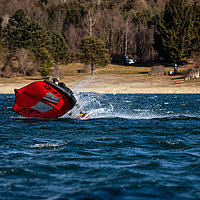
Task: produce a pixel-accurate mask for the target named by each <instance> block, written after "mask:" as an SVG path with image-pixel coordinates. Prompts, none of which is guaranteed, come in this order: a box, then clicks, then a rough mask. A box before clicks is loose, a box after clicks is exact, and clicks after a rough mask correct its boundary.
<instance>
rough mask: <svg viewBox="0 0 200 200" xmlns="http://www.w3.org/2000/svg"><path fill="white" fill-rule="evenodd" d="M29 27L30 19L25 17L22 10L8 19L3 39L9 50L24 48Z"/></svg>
mask: <svg viewBox="0 0 200 200" xmlns="http://www.w3.org/2000/svg"><path fill="white" fill-rule="evenodd" d="M29 25H30V19H29V18H28V17H27V16H26V13H25V11H24V10H22V9H20V10H17V11H16V13H15V14H14V15H13V16H12V17H11V18H10V19H9V23H8V25H7V27H6V29H5V38H6V41H7V45H8V47H9V48H16V47H19V48H24V47H25V46H26V43H27V36H26V33H27V30H28V27H29Z"/></svg>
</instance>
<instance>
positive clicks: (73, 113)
mask: <svg viewBox="0 0 200 200" xmlns="http://www.w3.org/2000/svg"><path fill="white" fill-rule="evenodd" d="M53 83H54V84H56V85H58V86H60V87H61V88H63V89H64V90H65V91H66V92H68V93H70V94H71V95H72V96H73V97H74V98H75V95H74V92H73V91H72V90H71V89H69V88H68V87H67V86H66V85H65V83H63V82H60V81H59V78H54V79H53ZM75 99H76V98H75ZM68 115H69V116H71V117H73V118H80V117H83V116H84V114H83V112H82V109H81V107H80V104H79V103H78V101H77V99H76V104H75V106H74V108H73V109H72V110H70V111H69V112H68Z"/></svg>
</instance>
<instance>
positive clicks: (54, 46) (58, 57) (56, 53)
mask: <svg viewBox="0 0 200 200" xmlns="http://www.w3.org/2000/svg"><path fill="white" fill-rule="evenodd" d="M51 38H52V39H51V40H52V42H51V50H50V52H51V55H52V57H53V59H54V62H55V64H56V65H57V64H65V65H66V64H68V63H69V60H70V51H69V48H68V45H67V43H66V42H65V39H64V38H63V36H62V35H61V34H60V33H59V32H57V31H55V32H53V34H52V36H51Z"/></svg>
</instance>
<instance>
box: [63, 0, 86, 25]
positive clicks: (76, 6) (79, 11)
mask: <svg viewBox="0 0 200 200" xmlns="http://www.w3.org/2000/svg"><path fill="white" fill-rule="evenodd" d="M86 14H87V9H86V8H85V7H84V6H82V5H81V3H79V1H73V2H70V3H69V4H68V5H67V7H66V20H65V24H66V25H67V26H69V25H70V24H73V25H74V26H75V27H80V26H81V22H82V19H83V17H84V16H85V15H86Z"/></svg>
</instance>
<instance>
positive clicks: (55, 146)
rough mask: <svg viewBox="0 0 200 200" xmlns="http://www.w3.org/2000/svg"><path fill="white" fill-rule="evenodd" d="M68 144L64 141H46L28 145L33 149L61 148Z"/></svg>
mask: <svg viewBox="0 0 200 200" xmlns="http://www.w3.org/2000/svg"><path fill="white" fill-rule="evenodd" d="M66 145H68V143H67V142H63V143H45V144H34V145H30V146H28V147H29V148H31V149H38V148H39V149H41V148H59V147H62V146H66Z"/></svg>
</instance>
